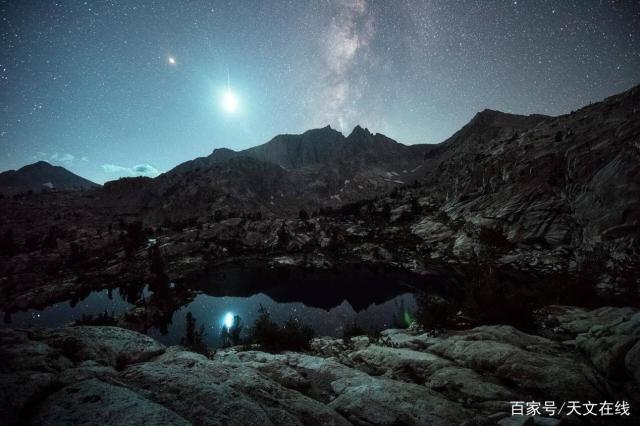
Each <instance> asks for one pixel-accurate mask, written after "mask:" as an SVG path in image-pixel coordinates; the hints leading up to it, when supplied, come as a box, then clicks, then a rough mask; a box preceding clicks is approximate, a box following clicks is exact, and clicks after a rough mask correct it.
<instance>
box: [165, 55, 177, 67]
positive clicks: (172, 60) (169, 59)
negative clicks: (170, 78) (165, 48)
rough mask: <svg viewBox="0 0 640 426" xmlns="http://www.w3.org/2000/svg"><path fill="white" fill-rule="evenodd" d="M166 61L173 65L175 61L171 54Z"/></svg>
mask: <svg viewBox="0 0 640 426" xmlns="http://www.w3.org/2000/svg"><path fill="white" fill-rule="evenodd" d="M167 61H168V62H169V64H170V65H175V64H176V63H177V62H176V58H174V57H173V56H169V57H168V58H167Z"/></svg>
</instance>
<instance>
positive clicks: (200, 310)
mask: <svg viewBox="0 0 640 426" xmlns="http://www.w3.org/2000/svg"><path fill="white" fill-rule="evenodd" d="M260 306H263V307H264V308H265V309H267V311H269V313H270V314H271V318H272V319H273V320H274V321H276V322H277V323H279V324H283V323H284V322H285V321H286V320H287V319H289V318H295V319H299V320H301V321H303V322H304V323H305V324H308V325H310V326H311V327H312V328H313V329H314V330H315V331H316V334H317V335H319V336H341V335H342V330H343V327H344V326H345V325H351V324H353V323H354V322H356V323H357V324H358V325H359V326H360V327H362V328H364V329H365V330H369V329H370V330H382V329H385V328H389V327H392V326H393V324H394V322H396V321H400V320H401V318H402V316H403V313H404V311H405V310H407V311H410V312H412V311H414V310H415V298H414V296H413V295H412V294H410V293H405V294H402V295H399V296H396V297H394V298H393V299H391V300H388V301H386V302H383V303H382V304H372V305H370V306H368V307H367V308H365V309H362V310H360V311H356V310H354V308H353V307H352V306H351V304H350V303H349V302H347V301H346V300H345V301H343V302H342V303H340V304H339V305H337V306H335V307H333V308H331V309H329V310H325V309H323V308H315V307H311V306H307V305H305V304H304V303H301V302H287V303H281V302H276V301H274V300H273V299H272V298H270V297H269V296H267V295H265V294H263V293H260V294H256V295H253V296H249V297H233V296H221V297H214V296H209V295H206V294H200V295H198V296H197V297H196V298H195V300H194V301H193V302H191V303H190V304H188V305H186V306H183V307H182V308H180V309H178V310H177V311H176V312H175V313H174V314H173V318H172V321H171V324H170V325H169V326H168V327H167V331H168V333H167V334H166V335H162V334H161V333H160V331H159V330H158V329H157V328H152V329H151V330H149V332H148V334H149V335H150V336H152V337H154V338H155V339H157V340H159V341H161V342H163V343H165V344H176V343H179V342H180V339H181V338H182V336H183V335H184V330H185V316H186V314H187V312H191V313H192V314H193V316H194V317H195V318H196V320H197V326H198V327H200V326H201V325H203V326H204V328H205V333H206V335H205V342H206V343H207V344H209V345H211V346H216V347H217V346H220V343H221V342H220V332H221V329H222V322H223V319H224V317H225V315H226V314H227V313H228V312H231V313H232V314H234V315H240V317H241V318H242V321H243V324H244V326H245V330H246V328H247V327H249V326H250V325H251V324H253V322H254V321H255V320H256V319H257V318H258V310H259V309H260Z"/></svg>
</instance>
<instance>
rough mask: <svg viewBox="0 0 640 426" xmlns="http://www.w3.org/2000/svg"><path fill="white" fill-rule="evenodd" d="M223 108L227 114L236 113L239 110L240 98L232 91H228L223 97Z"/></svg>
mask: <svg viewBox="0 0 640 426" xmlns="http://www.w3.org/2000/svg"><path fill="white" fill-rule="evenodd" d="M222 107H223V108H224V109H225V111H227V112H235V111H236V110H237V109H238V98H237V97H236V95H235V93H233V92H232V91H231V90H228V89H227V90H226V91H225V92H224V95H222Z"/></svg>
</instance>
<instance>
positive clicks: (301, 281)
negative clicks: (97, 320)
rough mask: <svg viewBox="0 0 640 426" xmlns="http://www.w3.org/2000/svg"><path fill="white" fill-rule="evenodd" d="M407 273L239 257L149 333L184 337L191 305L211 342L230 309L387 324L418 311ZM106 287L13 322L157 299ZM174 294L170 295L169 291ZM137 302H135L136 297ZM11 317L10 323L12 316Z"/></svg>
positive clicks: (322, 331) (49, 322) (64, 318)
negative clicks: (280, 264)
mask: <svg viewBox="0 0 640 426" xmlns="http://www.w3.org/2000/svg"><path fill="white" fill-rule="evenodd" d="M405 278H406V277H405V276H404V275H400V274H397V273H389V272H387V271H384V270H379V269H371V268H366V267H360V266H357V267H353V268H348V269H343V270H340V271H324V270H323V271H305V270H290V269H287V270H283V269H265V268H264V266H261V265H251V264H242V265H238V264H232V265H227V266H225V267H220V268H217V269H216V270H214V271H210V272H207V273H203V274H202V275H201V276H200V277H198V278H197V279H192V280H190V281H189V282H188V283H179V284H178V285H182V286H188V288H189V289H192V290H196V291H197V292H198V294H197V296H196V297H195V299H193V300H191V301H189V302H188V303H186V304H184V305H182V306H179V307H177V308H176V309H174V310H172V311H171V312H169V315H168V316H167V317H166V318H165V319H164V320H163V324H161V325H158V326H155V327H151V328H150V329H149V330H148V331H147V333H148V334H149V335H150V336H152V337H154V338H156V339H158V340H159V341H161V342H163V343H165V344H178V343H180V339H181V338H182V337H183V336H184V332H185V316H186V314H187V313H188V312H191V313H192V315H193V316H194V317H195V318H196V321H197V327H198V328H199V327H200V326H204V329H205V332H206V335H205V341H206V342H207V344H209V345H211V346H219V345H220V343H221V342H220V332H221V330H222V321H223V318H224V316H225V315H226V314H227V313H232V314H233V315H240V317H241V319H242V322H243V324H244V326H245V327H244V328H245V331H246V329H248V328H249V327H250V325H251V324H253V322H254V321H255V320H256V319H257V317H258V312H259V309H260V308H261V307H263V308H264V309H266V310H267V311H268V312H269V313H270V315H271V317H272V319H273V320H274V321H276V322H277V323H280V324H282V323H284V322H285V321H286V320H287V319H289V318H294V319H297V320H300V321H302V322H304V323H305V324H307V325H309V326H311V327H312V328H313V329H314V330H315V331H316V334H317V335H319V336H341V335H342V332H343V328H344V327H345V326H350V325H352V324H354V323H356V324H358V326H360V327H361V328H363V329H365V330H371V331H375V330H382V329H385V328H389V327H393V326H394V325H396V326H397V325H398V324H400V323H402V322H403V321H404V320H405V318H406V316H407V315H410V314H411V313H412V312H415V310H416V299H415V296H414V295H413V293H412V291H411V289H410V288H409V287H408V286H407V285H406V284H407V282H406V280H405ZM131 294H132V291H131V289H124V290H123V291H120V290H119V289H112V290H101V291H95V292H93V293H90V294H89V295H88V296H87V297H86V298H84V299H82V300H79V301H77V302H76V303H72V302H71V301H66V302H60V303H56V304H53V305H51V306H49V307H46V308H44V309H29V310H27V311H21V312H15V313H12V314H11V315H6V314H5V313H3V315H4V316H5V324H4V325H5V326H9V327H15V328H28V327H59V326H63V325H66V324H70V323H72V322H74V321H76V320H79V319H81V317H82V316H83V315H85V316H88V315H92V316H96V315H100V314H102V313H103V312H105V311H106V312H107V313H109V314H112V313H113V314H114V315H115V316H116V317H117V316H120V315H122V314H124V313H125V312H127V311H129V310H130V309H132V308H133V307H134V306H135V305H138V306H144V305H146V304H149V305H153V301H154V297H156V298H158V297H159V296H158V295H154V292H152V291H150V290H149V289H148V287H144V288H139V289H134V291H133V294H135V297H132V295H131ZM162 297H170V296H162ZM133 302H135V305H134V303H133ZM7 321H9V322H7Z"/></svg>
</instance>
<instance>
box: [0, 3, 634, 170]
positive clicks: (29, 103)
mask: <svg viewBox="0 0 640 426" xmlns="http://www.w3.org/2000/svg"><path fill="white" fill-rule="evenodd" d="M178 3H181V4H178ZM0 4H1V6H0V9H1V14H2V21H1V32H0V36H1V37H2V47H1V53H0V169H2V170H5V169H9V168H17V167H20V166H22V165H25V164H28V163H31V162H34V161H36V160H41V159H44V160H47V161H50V162H51V163H54V164H61V165H64V166H65V167H67V168H69V169H70V170H72V171H74V172H76V173H79V174H81V175H83V176H86V177H88V178H90V179H93V180H95V181H98V182H104V181H105V180H109V179H114V178H117V177H119V176H132V175H147V176H156V175H157V174H158V173H161V172H163V171H165V170H168V169H170V168H172V167H173V166H175V165H176V164H178V163H180V162H182V161H185V160H188V159H192V158H194V157H197V156H202V155H208V154H209V153H210V152H211V151H212V150H213V149H214V148H217V147H222V146H226V147H230V148H232V149H241V148H246V147H249V146H252V145H256V144H259V143H263V142H266V141H267V140H269V139H270V138H271V137H273V136H274V135H276V134H279V133H297V132H301V131H304V130H306V129H308V128H311V127H318V126H324V125H326V124H331V126H332V127H334V128H337V129H339V130H341V131H343V132H347V133H348V132H349V131H350V130H351V128H352V127H353V126H355V125H356V124H361V125H363V126H366V127H369V128H370V129H371V130H372V131H374V132H382V133H385V134H387V135H388V136H390V137H393V138H394V139H396V140H398V141H400V142H404V143H418V142H440V141H442V140H443V139H445V138H446V137H448V136H449V135H450V134H452V133H453V132H454V131H456V130H457V129H458V128H460V127H461V126H462V125H464V124H465V123H466V122H467V121H468V120H469V119H471V117H473V115H474V114H475V113H476V112H477V111H479V110H482V109H484V108H491V109H498V110H503V111H508V112H513V113H522V114H529V113H534V112H537V113H545V114H562V113H567V112H569V111H571V110H573V109H577V108H579V107H580V106H583V105H585V104H588V103H590V102H594V101H597V100H600V99H602V98H604V97H606V96H608V95H611V94H614V93H617V92H620V91H623V90H625V89H627V88H629V87H631V86H633V85H635V84H638V83H640V3H639V2H634V1H628V2H622V1H586V0H585V1H559V2H554V1H503V2H501V1H495V2H494V1H462V2H454V1H446V0H443V1H435V0H434V1H409V0H406V1H400V0H398V1H388V2H383V1H375V2H374V1H367V0H333V1H314V2H303V1H297V0H296V1H278V2H276V1H272V2H257V1H256V2H254V1H252V2H242V1H230V2H218V1H214V2H211V1H189V2H166V1H147V2H136V1H133V0H130V1H101V2H94V1H57V2H53V1H51V2H45V1H3V2H2V3H0ZM227 70H229V74H230V78H231V81H232V83H233V88H234V93H235V94H236V95H237V96H238V99H240V100H241V105H239V108H238V111H237V112H235V113H234V114H227V113H225V111H224V108H221V105H220V101H219V99H220V93H223V91H224V88H225V85H226V82H227Z"/></svg>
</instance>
